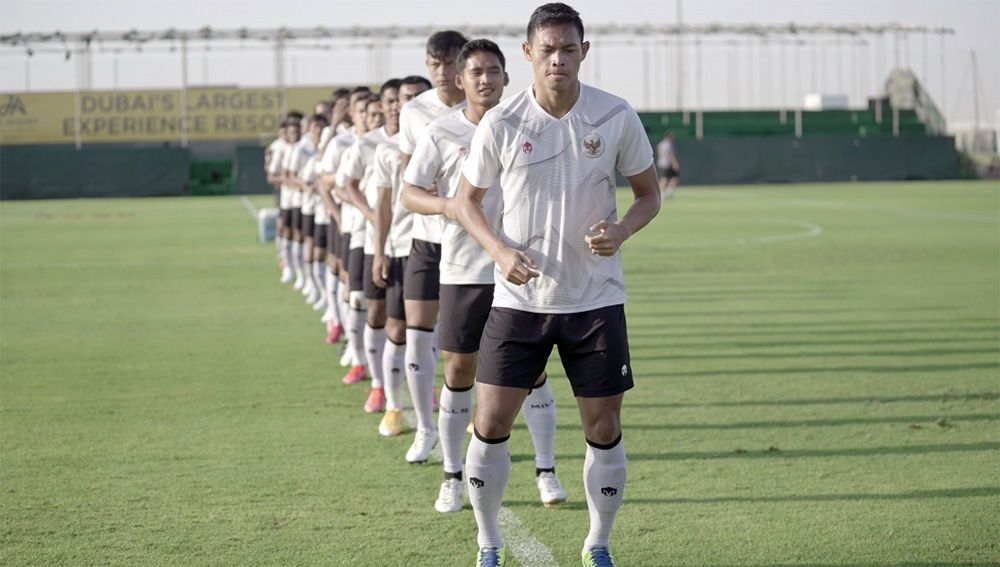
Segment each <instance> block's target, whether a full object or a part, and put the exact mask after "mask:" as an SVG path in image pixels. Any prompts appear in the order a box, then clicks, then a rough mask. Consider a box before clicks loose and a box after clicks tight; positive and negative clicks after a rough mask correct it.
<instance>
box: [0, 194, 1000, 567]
mask: <svg viewBox="0 0 1000 567" xmlns="http://www.w3.org/2000/svg"><path fill="white" fill-rule="evenodd" d="M620 197H621V198H622V202H623V203H624V202H625V201H626V200H627V198H628V195H627V194H625V193H622V194H621V195H620ZM255 203H256V204H257V205H258V206H265V205H266V204H267V203H268V200H267V199H266V198H256V199H255ZM0 210H2V216H0V227H2V234H0V341H2V343H0V346H2V351H0V355H2V356H0V410H2V413H0V416H2V417H0V419H2V421H0V434H2V438H0V439H2V447H0V494H2V496H0V520H2V524H0V563H2V564H3V565H27V564H32V565H57V564H73V565H104V564H114V565H164V564H170V565H255V564H259V565H344V566H358V565H371V566H388V565H413V566H425V565H426V566H439V565H441V566H444V565H449V566H450V565H471V564H472V563H473V562H474V554H475V549H476V544H475V523H474V521H473V517H472V512H471V510H470V509H469V508H468V506H467V507H466V509H465V510H463V511H462V512H461V513H458V514H451V515H442V514H438V513H437V512H435V511H434V510H433V508H432V504H433V501H434V498H435V496H436V494H437V488H438V483H439V479H440V474H441V472H440V466H439V465H438V464H428V465H425V466H409V465H407V464H406V463H405V462H404V461H403V453H404V452H405V450H406V448H407V447H408V446H409V443H410V438H409V437H408V436H407V437H403V438H396V439H383V438H381V437H379V436H378V434H377V433H376V426H377V423H378V417H377V416H368V415H364V414H363V413H362V412H361V404H362V402H363V399H364V395H365V393H364V391H363V388H361V387H357V386H355V387H347V386H343V385H341V384H340V377H341V376H342V374H343V372H344V371H343V369H341V368H340V367H339V366H337V365H336V361H335V358H336V357H335V352H336V351H337V350H338V349H335V348H333V347H330V346H327V345H324V344H323V342H322V336H323V335H322V331H323V330H322V328H321V327H320V325H319V323H318V320H317V317H318V315H317V314H314V313H313V312H312V311H311V310H308V309H307V307H306V306H305V304H304V303H303V301H302V299H301V297H300V296H299V295H298V294H296V293H293V292H292V291H291V290H290V288H287V287H285V286H282V285H281V284H279V283H278V281H277V280H278V272H277V269H276V267H275V260H274V252H273V251H274V247H273V245H262V244H257V243H256V242H255V240H254V237H255V227H254V224H253V222H252V221H251V219H250V216H249V215H248V213H247V211H246V210H245V209H244V207H243V206H241V203H240V201H239V200H238V199H237V198H200V199H180V198H177V199H132V200H78V201H46V202H4V203H3V204H2V209H0ZM624 262H625V270H626V281H627V285H628V287H629V304H628V306H627V313H628V316H629V322H630V325H629V329H630V336H631V345H632V357H633V366H634V370H635V374H636V379H637V387H636V389H635V390H634V391H632V392H630V393H629V394H628V395H626V399H625V409H624V423H625V433H624V439H625V446H626V451H627V453H628V456H629V481H628V485H627V489H626V496H625V504H624V506H623V508H622V510H621V512H620V514H619V516H618V522H617V524H616V528H615V533H614V536H613V541H612V549H613V551H614V552H615V555H616V558H617V560H618V561H619V562H620V564H621V565H624V566H629V565H631V566H650V567H659V566H668V565H712V566H730V565H732V566H735V565H760V566H763V565H783V566H786V565H816V566H819V565H870V566H875V565H880V566H896V565H923V566H930V565H996V564H1000V189H998V187H997V185H996V184H995V183H959V182H954V183H943V182H942V183H907V184H854V185H847V184H844V185H799V186H756V187H726V188H722V187H720V188H699V189H684V190H682V191H681V193H680V194H679V196H678V198H677V199H674V200H672V201H669V202H666V203H665V204H664V208H663V210H662V212H661V213H660V216H659V217H658V218H657V219H656V220H655V221H654V222H653V223H652V224H651V225H650V226H649V227H647V229H646V230H645V231H644V232H642V233H640V234H639V235H637V236H636V237H635V238H634V239H633V240H632V241H630V242H628V243H627V244H626V248H625V254H624ZM549 371H550V373H551V375H552V376H553V377H554V378H555V379H554V381H553V389H554V390H555V393H556V397H557V401H558V403H559V404H560V409H559V432H558V437H557V446H556V453H557V466H558V470H559V472H560V476H561V477H562V480H563V482H564V484H565V485H566V488H567V490H568V491H569V494H570V501H569V502H567V503H566V504H565V505H563V506H561V507H559V508H555V509H544V508H542V507H541V505H540V504H539V503H538V501H537V492H536V491H535V488H534V486H533V484H532V477H533V466H534V465H533V462H532V449H531V445H530V438H529V436H528V435H527V431H526V430H525V428H524V426H523V425H521V424H519V425H518V426H517V428H516V429H515V431H514V436H513V438H512V441H511V452H512V459H513V461H514V464H513V468H512V471H511V478H510V484H509V486H508V489H507V494H506V498H505V506H506V507H507V508H508V509H509V511H510V512H512V513H513V514H514V515H515V516H516V518H517V519H518V520H519V521H520V523H521V524H523V526H524V528H525V530H527V531H529V532H530V534H531V535H532V536H533V537H534V538H535V539H537V540H538V542H540V543H541V544H542V545H544V546H546V547H547V548H548V549H549V550H550V551H551V554H552V556H553V557H554V558H555V560H556V562H557V563H558V564H559V565H564V566H570V565H578V564H579V555H578V554H579V549H580V547H581V544H582V540H583V537H584V536H585V535H586V526H587V513H586V504H585V499H584V494H583V489H582V481H581V468H582V465H583V453H584V441H583V437H582V434H581V432H580V429H579V425H578V417H577V414H576V410H575V408H574V404H573V399H572V396H571V395H570V391H569V387H568V384H566V383H565V378H564V374H563V372H562V369H561V367H560V366H559V365H558V363H557V361H555V360H554V361H553V364H552V365H551V366H550V368H549ZM521 559H522V562H521V564H522V565H538V564H540V563H539V562H538V561H535V560H533V558H532V557H522V558H521Z"/></svg>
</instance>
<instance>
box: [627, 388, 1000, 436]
mask: <svg viewBox="0 0 1000 567" xmlns="http://www.w3.org/2000/svg"><path fill="white" fill-rule="evenodd" d="M996 400H1000V392H969V393H965V394H951V393H948V394H920V395H912V396H862V397H842V398H799V399H768V400H734V401H728V400H721V401H714V402H663V403H658V402H633V401H629V396H628V395H627V394H626V395H625V406H627V407H631V408H706V407H747V406H806V405H826V404H892V403H910V402H913V403H917V402H941V403H944V402H977V401H984V402H991V401H996ZM625 428H626V429H628V425H626V426H625Z"/></svg>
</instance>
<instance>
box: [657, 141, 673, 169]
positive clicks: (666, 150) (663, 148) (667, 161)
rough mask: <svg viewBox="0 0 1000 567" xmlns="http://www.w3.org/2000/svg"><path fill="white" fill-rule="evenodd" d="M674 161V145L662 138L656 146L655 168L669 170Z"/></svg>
mask: <svg viewBox="0 0 1000 567" xmlns="http://www.w3.org/2000/svg"><path fill="white" fill-rule="evenodd" d="M673 161H674V144H673V143H672V142H671V141H670V140H668V139H666V138H664V139H662V140H660V143H659V144H656V166H657V167H659V168H660V169H669V168H670V166H671V165H673Z"/></svg>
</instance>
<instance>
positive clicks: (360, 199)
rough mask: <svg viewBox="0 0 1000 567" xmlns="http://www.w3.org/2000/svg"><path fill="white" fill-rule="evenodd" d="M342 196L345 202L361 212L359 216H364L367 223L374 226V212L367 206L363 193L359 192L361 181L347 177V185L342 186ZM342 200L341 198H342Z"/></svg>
mask: <svg viewBox="0 0 1000 567" xmlns="http://www.w3.org/2000/svg"><path fill="white" fill-rule="evenodd" d="M343 189H344V193H343V194H344V196H345V197H346V199H345V200H346V201H347V202H348V203H350V204H352V205H354V206H355V207H357V208H358V210H359V211H361V214H363V215H364V216H365V218H366V219H367V220H368V222H370V223H372V225H373V226H374V224H375V211H374V210H373V209H372V208H371V207H370V206H368V199H366V198H365V195H364V193H362V192H361V180H360V179H358V178H356V177H348V178H347V183H345V184H344V188H343ZM342 198H343V197H342Z"/></svg>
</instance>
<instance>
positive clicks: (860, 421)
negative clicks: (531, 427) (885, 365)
mask: <svg viewBox="0 0 1000 567" xmlns="http://www.w3.org/2000/svg"><path fill="white" fill-rule="evenodd" d="M945 415H947V414H945ZM940 419H943V418H942V415H903V416H879V417H848V418H841V419H793V420H774V421H742V422H737V423H627V424H626V425H625V426H624V427H625V429H626V430H629V431H659V430H663V431H686V430H693V431H698V430H726V429H735V430H741V429H771V428H781V427H834V426H838V425H875V424H879V423H905V424H908V425H909V426H916V427H914V429H919V428H921V427H928V428H930V427H933V428H935V429H936V428H938V427H948V426H949V424H950V423H952V422H958V421H998V420H1000V414H996V413H977V414H968V415H947V418H945V419H946V420H945V421H944V422H942V423H941V425H937V422H938V420H940ZM518 425H519V426H521V427H524V428H525V429H527V427H525V426H522V425H520V424H518Z"/></svg>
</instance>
